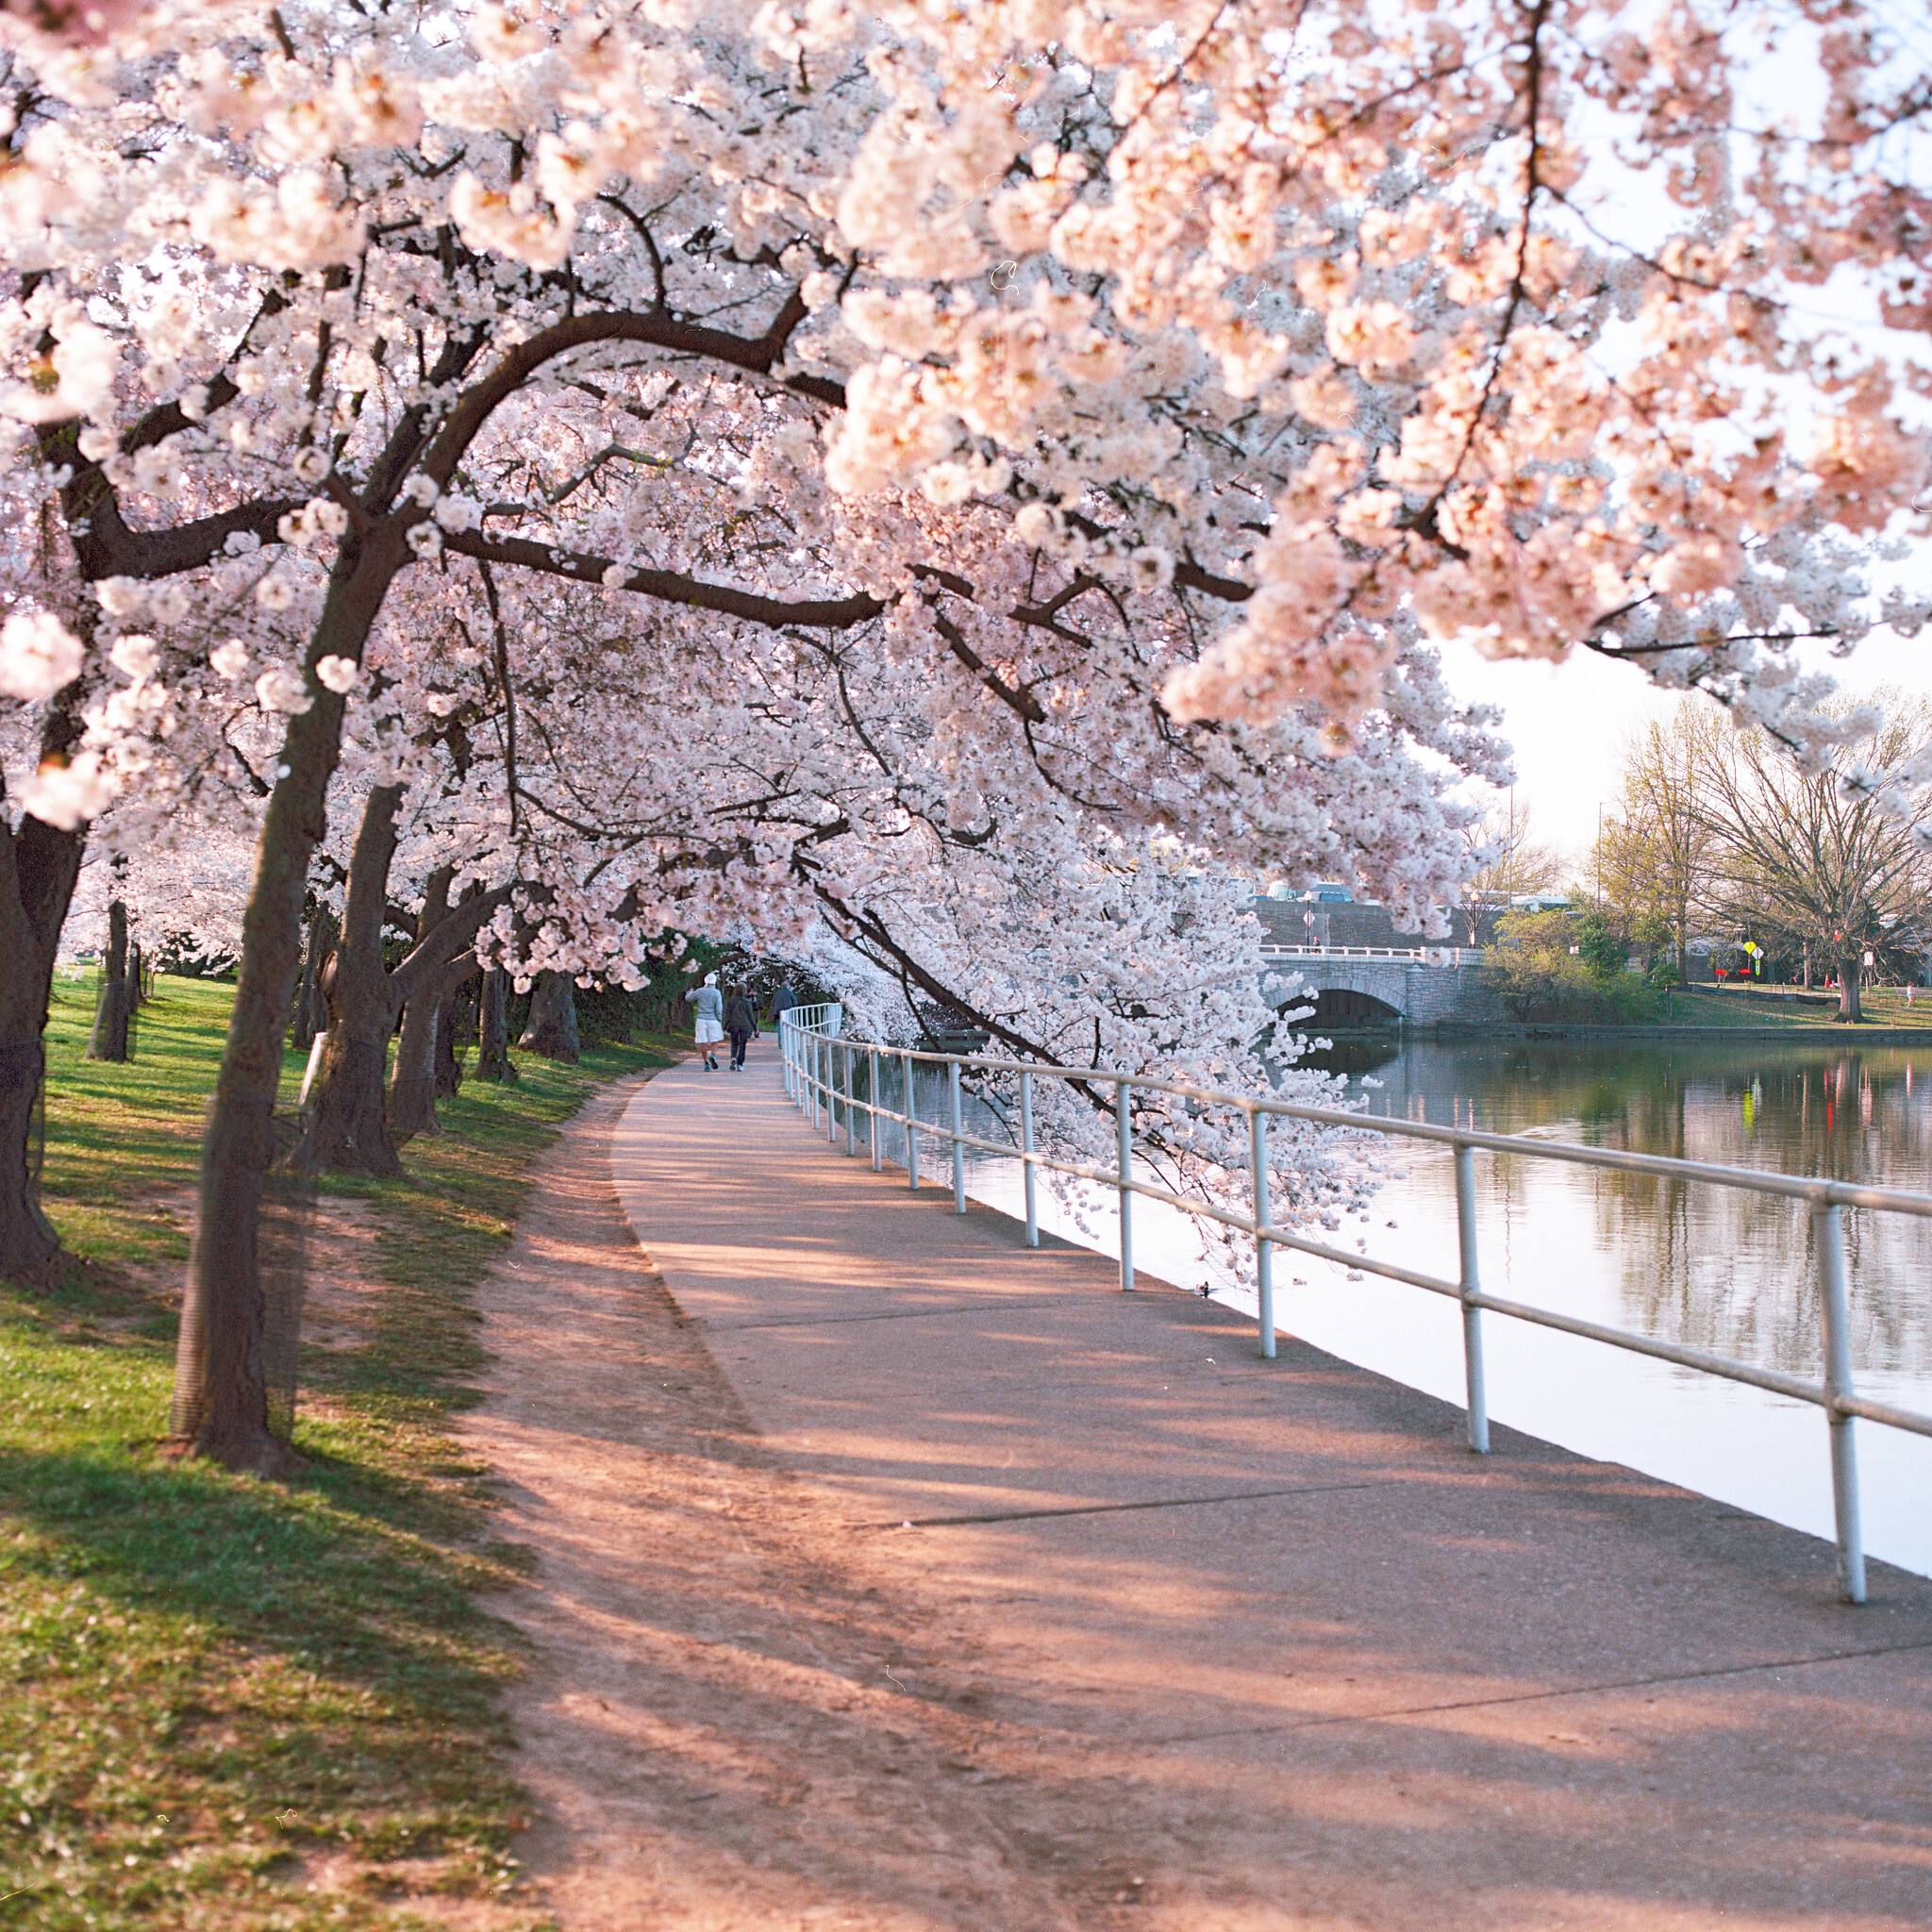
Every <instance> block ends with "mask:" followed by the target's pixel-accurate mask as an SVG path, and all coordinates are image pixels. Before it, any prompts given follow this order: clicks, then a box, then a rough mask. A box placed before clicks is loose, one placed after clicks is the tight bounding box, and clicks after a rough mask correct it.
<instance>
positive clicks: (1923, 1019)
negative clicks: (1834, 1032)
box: [1670, 986, 1932, 1029]
mask: <svg viewBox="0 0 1932 1932" xmlns="http://www.w3.org/2000/svg"><path fill="white" fill-rule="evenodd" d="M1787 993H1790V998H1789V999H1787V998H1786V996H1785V995H1786V994H1787ZM1859 1004H1860V1006H1861V1007H1862V1008H1863V1011H1864V1023H1863V1024H1866V1025H1871V1026H1913V1027H1921V1026H1922V1027H1925V1028H1927V1029H1932V990H1924V989H1922V990H1921V992H1920V994H1919V996H1918V997H1917V998H1916V999H1915V1000H1914V1001H1913V1003H1912V1004H1911V1005H1910V1006H1909V1007H1907V1005H1906V996H1905V990H1904V988H1902V987H1890V986H1888V987H1874V988H1873V989H1872V990H1871V991H1869V992H1866V993H1864V994H1862V995H1861V996H1860V1000H1859ZM1670 1005H1671V1012H1670V1018H1671V1019H1672V1020H1673V1021H1674V1023H1675V1024H1678V1025H1680V1026H1789V1027H1792V1028H1796V1029H1805V1028H1809V1027H1814V1026H1840V1025H1843V1024H1845V1023H1844V1022H1843V1021H1841V1020H1840V1018H1839V1016H1838V995H1837V994H1836V993H1831V994H1825V993H1821V992H1817V991H1812V992H1806V991H1802V990H1801V989H1798V988H1795V987H1789V988H1788V987H1717V986H1696V987H1676V988H1674V989H1673V991H1672V994H1671V1002H1670Z"/></svg>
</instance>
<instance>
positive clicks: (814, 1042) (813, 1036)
mask: <svg viewBox="0 0 1932 1932" xmlns="http://www.w3.org/2000/svg"><path fill="white" fill-rule="evenodd" d="M808 1038H809V1040H810V1041H811V1066H810V1069H809V1071H808V1073H807V1074H806V1076H805V1081H806V1089H807V1091H808V1092H809V1093H810V1095H811V1126H812V1132H813V1133H817V1132H818V1127H819V1056H820V1055H821V1054H822V1053H823V1052H824V1045H825V1036H824V1034H823V1033H821V1032H819V1031H818V1029H817V1028H816V1027H814V1028H813V1029H812V1031H811V1033H810V1034H809V1035H808Z"/></svg>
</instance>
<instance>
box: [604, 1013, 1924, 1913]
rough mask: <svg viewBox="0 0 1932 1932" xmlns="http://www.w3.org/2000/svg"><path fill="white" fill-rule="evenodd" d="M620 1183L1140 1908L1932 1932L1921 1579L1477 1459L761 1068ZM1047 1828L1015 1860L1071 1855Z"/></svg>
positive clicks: (1719, 1517)
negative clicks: (916, 1171) (1837, 1593)
mask: <svg viewBox="0 0 1932 1932" xmlns="http://www.w3.org/2000/svg"><path fill="white" fill-rule="evenodd" d="M766 1051H767V1053H768V1054H770V1053H771V1049H770V1048H769V1047H767V1049H766ZM611 1160H612V1167H613V1171H614V1174H615V1177H616V1182H617V1191H618V1196H619V1200H620V1202H621V1203H622V1206H623V1208H624V1210H625V1214H626V1216H627V1217H628V1219H629V1221H630V1224H631V1225H632V1227H633V1228H634V1229H635V1230H636V1232H637V1235H638V1239H639V1241H641V1244H642V1246H643V1247H644V1249H645V1250H646V1251H647V1253H648V1255H649V1256H650V1257H651V1258H652V1259H653V1260H654V1261H655V1263H656V1265H657V1266H658V1269H659V1270H660V1271H661V1273H662V1275H663V1278H664V1280H665V1282H666V1284H667V1285H668V1287H669V1289H670V1291H671V1293H672V1294H673V1295H674V1296H675V1300H676V1302H677V1304H678V1305H679V1307H681V1308H682V1309H683V1311H684V1313H685V1314H686V1316H688V1317H689V1318H690V1319H691V1322H692V1324H694V1328H695V1331H696V1333H697V1335H698V1336H699V1337H700V1338H701V1339H702V1341H704V1343H705V1344H706V1346H707V1347H708V1350H709V1352H710V1355H711V1356H712V1357H713V1358H714V1359H715V1361H716V1363H717V1364H718V1366H719V1368H720V1369H721V1370H722V1371H723V1373H724V1376H725V1377H726V1378H727V1379H728V1381H729V1383H730V1385H731V1388H732V1390H733V1391H734V1392H735V1395H736V1397H737V1399H738V1401H739V1402H740V1403H741V1404H742V1407H743V1409H744V1411H745V1413H746V1414H747V1415H748V1417H749V1418H750V1420H751V1422H752V1424H755V1426H756V1428H757V1429H758V1432H759V1434H760V1435H761V1437H762V1439H763V1443H764V1446H765V1448H766V1449H767V1450H768V1451H769V1453H770V1454H771V1455H772V1456H773V1457H774V1458H775V1459H776V1461H777V1462H778V1464H779V1465H780V1467H781V1468H783V1469H785V1470H787V1471H789V1472H791V1474H794V1475H795V1476H796V1477H797V1478H798V1479H800V1480H801V1481H803V1482H804V1483H806V1484H808V1486H809V1487H810V1489H811V1490H812V1491H814V1492H815V1494H814V1495H813V1496H812V1498H811V1501H812V1506H813V1507H821V1508H828V1509H829V1510H831V1511H832V1512H833V1513H834V1514H835V1516H836V1517H837V1518H838V1519H839V1520H840V1521H841V1522H842V1523H843V1524H845V1525H846V1528H847V1531H848V1533H849V1534H850V1535H851V1536H852V1537H853V1538H854V1539H855V1540H856V1541H855V1547H858V1545H859V1543H860V1542H864V1543H868V1544H872V1545H874V1546H877V1543H878V1541H879V1540H885V1539H891V1556H892V1557H893V1558H894V1560H895V1562H897V1563H900V1564H910V1565H912V1566H913V1567H914V1569H915V1570H917V1571H919V1572H920V1573H922V1574H923V1575H924V1579H925V1582H926V1583H927V1584H928V1585H929V1587H930V1590H931V1591H932V1592H933V1597H934V1600H935V1601H941V1602H943V1603H944V1604H945V1605H946V1606H947V1608H948V1614H949V1615H951V1616H953V1617H954V1618H956V1619H957V1622H958V1628H959V1629H960V1631H961V1632H962V1633H965V1632H969V1631H970V1633H971V1634H972V1637H973V1642H972V1644H971V1653H972V1659H973V1668H972V1674H971V1681H970V1682H959V1683H955V1682H947V1681H945V1679H944V1674H943V1672H939V1673H936V1674H933V1680H932V1681H929V1682H925V1683H922V1684H918V1685H913V1686H907V1687H902V1688H906V1689H908V1690H909V1691H915V1692H916V1693H917V1694H918V1695H920V1696H922V1697H926V1698H929V1699H932V1700H936V1701H940V1702H944V1703H947V1704H949V1705H950V1706H951V1707H954V1708H955V1709H961V1710H972V1711H974V1712H977V1713H981V1714H983V1715H984V1716H986V1717H987V1718H988V1719H989V1721H993V1720H996V1721H997V1723H996V1729H997V1739H996V1740H994V1741H993V1742H991V1743H990V1744H989V1747H988V1755H987V1756H986V1757H985V1758H984V1760H983V1763H984V1766H986V1767H991V1768H992V1769H994V1770H996V1769H997V1768H998V1766H999V1765H1001V1764H1004V1765H1005V1766H1006V1767H1008V1771H1010V1772H1013V1773H1014V1774H1018V1771H1019V1768H1020V1767H1023V1766H1024V1763H1025V1761H1026V1759H1027V1755H1028V1753H1029V1751H1031V1750H1036V1749H1037V1750H1038V1751H1039V1752H1040V1753H1042V1754H1046V1753H1051V1754H1052V1755H1054V1757H1056V1761H1057V1762H1059V1763H1061V1764H1062V1765H1064V1764H1065V1763H1068V1762H1073V1763H1075V1764H1078V1765H1083V1766H1085V1767H1086V1769H1087V1771H1088V1772H1089V1773H1091V1776H1092V1777H1093V1778H1094V1779H1095V1780H1110V1781H1111V1786H1110V1789H1112V1790H1115V1791H1116V1792H1117V1794H1118V1795H1117V1803H1118V1806H1119V1807H1122V1812H1123V1815H1124V1816H1127V1817H1129V1818H1130V1819H1131V1820H1132V1822H1133V1824H1134V1841H1135V1842H1137V1843H1139V1844H1140V1845H1141V1848H1142V1849H1141V1855H1140V1857H1138V1859H1137V1860H1136V1863H1137V1865H1138V1867H1139V1869H1138V1870H1136V1871H1134V1872H1132V1873H1129V1874H1124V1877H1123V1880H1122V1886H1121V1890H1120V1891H1119V1893H1118V1894H1117V1900H1118V1903H1119V1904H1120V1905H1121V1906H1122V1907H1126V1906H1129V1905H1132V1906H1137V1907H1144V1909H1143V1910H1139V1911H1137V1912H1136V1913H1135V1914H1134V1915H1133V1918H1132V1920H1131V1923H1135V1924H1147V1925H1163V1926H1166V1925H1172V1926H1173V1927H1174V1928H1180V1927H1187V1928H1189V1932H1201V1928H1208V1927H1230V1928H1232V1927H1241V1928H1248V1927H1261V1926H1269V1927H1274V1926H1284V1927H1285V1926H1308V1927H1312V1926H1317V1925H1320V1926H1324V1927H1325V1926H1337V1927H1340V1926H1376V1927H1384V1926H1386V1927H1405V1928H1406V1927H1411V1926H1424V1925H1431V1926H1433V1925H1437V1924H1445V1923H1453V1924H1473V1925H1483V1926H1485V1927H1532V1926H1536V1927H1541V1926H1546V1925H1557V1924H1563V1925H1580V1926H1591V1927H1599V1926H1601V1927H1610V1926H1616V1927H1626V1926H1627V1927H1639V1926H1641V1927H1645V1928H1656V1927H1672V1928H1675V1927H1705V1926H1715V1925H1716V1924H1719V1923H1722V1924H1724V1925H1726V1926H1732V1927H1735V1926H1740V1925H1749V1926H1766V1927H1771V1926H1776V1927H1789V1926H1791V1925H1798V1924H1802V1925H1807V1926H1808V1925H1819V1926H1824V1925H1829V1926H1831V1927H1833V1928H1845V1927H1861V1928H1862V1927H1880V1926H1883V1927H1887V1928H1894V1927H1895V1928H1901V1932H1902V1928H1905V1927H1907V1926H1911V1927H1924V1926H1925V1925H1927V1924H1932V1582H1927V1581H1926V1580H1924V1579H1920V1578H1916V1577H1913V1576H1909V1575H1907V1574H1904V1573H1901V1572H1898V1571H1896V1570H1892V1569H1890V1568H1889V1567H1888V1566H1886V1565H1884V1564H1874V1565H1873V1567H1872V1597H1873V1601H1872V1603H1871V1604H1870V1605H1869V1606H1868V1607H1864V1608H1862V1609H1854V1608H1849V1607H1843V1606H1840V1604H1838V1603H1837V1602H1836V1601H1835V1598H1834V1593H1833V1588H1832V1565H1831V1553H1830V1551H1829V1549H1828V1547H1827V1546H1826V1545H1824V1544H1823V1543H1821V1542H1818V1541H1814V1540H1812V1539H1809V1538H1807V1537H1804V1536H1801V1535H1799V1534H1797V1533H1796V1532H1794V1531H1791V1530H1788V1529H1784V1528H1781V1527H1778V1526H1776V1525H1774V1524H1768V1523H1765V1522H1763V1521H1760V1520H1758V1519H1757V1518H1754V1517H1749V1516H1746V1515H1743V1514H1741V1513H1740V1512H1739V1511H1737V1510H1735V1509H1731V1508H1729V1507H1724V1506H1723V1505H1721V1504H1718V1503H1714V1502H1710V1501H1708V1500H1706V1499H1703V1498H1700V1497H1696V1496H1692V1495H1689V1494H1687V1493H1685V1492H1683V1491H1677V1490H1674V1489H1672V1488H1670V1487H1668V1486H1667V1485H1664V1484H1662V1483H1659V1482H1657V1481H1655V1480H1654V1479H1652V1478H1650V1477H1647V1476H1643V1475H1640V1474H1635V1473H1633V1472H1632V1471H1629V1470H1627V1469H1623V1468H1619V1467H1616V1466H1614V1465H1609V1464H1604V1463H1596V1462H1591V1461H1588V1460H1586V1459H1583V1458H1581V1457H1575V1456H1573V1455H1570V1454H1568V1453H1566V1452H1564V1451H1561V1450H1558V1449H1555V1448H1552V1447H1550V1446H1549V1445H1547V1444H1543V1443H1541V1442H1537V1441H1531V1440H1529V1439H1527V1438H1524V1437H1522V1436H1519V1435H1516V1434H1514V1433H1513V1432H1511V1431H1509V1430H1507V1429H1502V1428H1498V1429H1497V1430H1496V1431H1495V1432H1494V1433H1495V1440H1496V1450H1495V1453H1494V1454H1493V1455H1491V1457H1488V1458H1487V1459H1478V1458H1476V1457H1472V1456H1471V1455H1470V1454H1469V1453H1468V1452H1467V1450H1466V1449H1464V1448H1463V1447H1462V1446H1461V1442H1460V1438H1459V1429H1460V1416H1459V1414H1458V1413H1457V1411H1455V1410H1453V1409H1450V1408H1448V1407H1444V1406H1443V1405H1441V1404H1440V1403H1438V1402H1435V1401H1433V1400H1431V1399H1429V1398H1427V1397H1424V1396H1423V1395H1420V1394H1417V1393H1415V1392H1413V1391H1408V1390H1405V1389H1402V1388H1399V1387H1397V1386H1395V1385H1393V1384H1391V1383H1389V1382H1387V1381H1384V1380H1381V1379H1379V1378H1378V1377H1376V1376H1374V1375H1372V1374H1367V1373H1365V1372H1363V1371H1361V1370H1358V1369H1355V1368H1352V1367H1349V1366H1347V1365H1344V1364H1342V1363H1340V1362H1338V1361H1336V1360H1335V1359H1334V1358H1332V1357H1326V1356H1324V1355H1322V1354H1319V1353H1318V1352H1316V1351H1315V1350H1313V1349H1310V1348H1307V1347H1305V1346H1302V1345H1301V1344H1299V1343H1294V1342H1291V1341H1284V1343H1283V1346H1282V1350H1281V1354H1280V1357H1279V1358H1278V1359H1277V1360H1276V1361H1274V1362H1272V1363H1270V1362H1264V1361H1263V1360H1262V1359H1261V1358H1260V1357H1259V1354H1258V1352H1257V1347H1256V1343H1255V1340H1254V1337H1253V1334H1252V1331H1251V1329H1250V1328H1249V1327H1247V1326H1245V1325H1244V1324H1241V1322H1239V1321H1238V1320H1237V1319H1236V1318H1235V1317H1234V1316H1233V1315H1232V1314H1230V1313H1228V1312H1227V1311H1225V1310H1224V1309H1222V1308H1220V1307H1215V1306H1213V1305H1211V1304H1208V1303H1206V1302H1204V1301H1202V1300H1201V1299H1200V1298H1198V1297H1197V1296H1194V1295H1191V1294H1187V1293H1182V1292H1179V1291H1171V1290H1170V1291H1146V1292H1142V1293H1140V1294H1137V1295H1134V1296H1123V1295H1122V1294H1121V1293H1120V1292H1119V1291H1118V1278H1117V1274H1116V1272H1115V1270H1114V1267H1113V1264H1112V1263H1111V1262H1109V1261H1108V1260H1106V1259H1104V1258H1102V1257H1095V1256H1092V1255H1089V1254H1087V1253H1085V1252H1083V1251H1081V1250H1078V1249H1075V1248H1073V1247H1071V1246H1068V1245H1066V1244H1064V1243H1060V1242H1055V1241H1043V1242H1042V1245H1041V1248H1040V1249H1039V1250H1038V1251H1029V1250H1028V1249H1027V1248H1026V1247H1025V1246H1024V1241H1023V1239H1022V1235H1021V1230H1020V1229H1019V1228H1018V1226H1017V1225H1016V1224H1013V1223H1012V1222H1010V1221H1008V1220H1007V1219H1005V1218H1004V1217H1002V1216H999V1215H997V1214H994V1213H993V1212H991V1210H988V1209H983V1208H976V1207H975V1208H973V1209H972V1210H971V1211H970V1212H969V1213H968V1214H967V1215H966V1216H964V1217H963V1218H960V1217H958V1216H956V1215H955V1214H954V1213H953V1212H952V1211H951V1197H950V1193H949V1192H947V1191H943V1190H941V1189H940V1188H935V1187H927V1188H924V1189H922V1190H921V1191H919V1192H918V1193H917V1194H914V1193H912V1192H910V1191H908V1189H907V1187H906V1184H905V1176H904V1174H903V1173H900V1172H898V1171H896V1170H889V1171H888V1172H887V1173H886V1174H874V1173H872V1172H871V1170H870V1167H869V1165H868V1163H867V1162H866V1161H865V1160H863V1159H858V1160H854V1159H849V1158H845V1156H844V1155H843V1153H842V1141H841V1144H840V1151H836V1152H835V1151H833V1150H832V1149H830V1148H829V1147H827V1145H826V1143H825V1142H824V1140H823V1139H817V1140H815V1139H814V1137H813V1134H812V1132H811V1129H810V1128H809V1126H808V1124H807V1122H806V1121H805V1119H804V1117H803V1116H801V1115H799V1114H798V1113H796V1112H795V1111H794V1110H793V1109H792V1108H791V1106H790V1104H789V1103H788V1102H787V1101H786V1100H785V1098H784V1095H783V1092H782V1089H781V1087H780V1083H779V1079H778V1074H777V1070H776V1067H775V1065H774V1061H773V1058H768V1059H767V1060H766V1062H765V1064H763V1065H762V1066H759V1065H758V1064H756V1063H754V1066H753V1068H752V1070H751V1071H750V1072H749V1073H748V1074H744V1075H741V1076H734V1075H729V1074H705V1073H704V1072H703V1071H702V1070H701V1069H700V1068H699V1067H698V1066H697V1064H696V1063H695V1062H692V1063H689V1064H687V1065H686V1066H684V1067H681V1068H678V1069H675V1070H673V1071H671V1072H668V1073H666V1074H661V1075H660V1076H659V1077H658V1078H657V1079H656V1080H654V1081H653V1082H652V1083H651V1084H650V1085H649V1086H648V1087H646V1088H644V1089H642V1090H641V1091H640V1092H639V1093H638V1094H637V1096H636V1098H635V1099H634V1100H633V1101H632V1102H631V1103H630V1105H629V1107H628V1108H627V1110H626V1111H625V1115H624V1117H623V1119H622V1121H621V1122H620V1123H619V1124H618V1125H617V1127H616V1129H615V1131H614V1134H613V1138H612V1142H611ZM1821 1426H1822V1425H1821ZM962 1654H963V1653H962ZM895 1681H896V1680H895ZM1017 1789H1022V1788H1017V1787H1016V1790H1017ZM1025 1824H1026V1821H1025V1820H1024V1818H1012V1819H1008V1820H1005V1821H1004V1831H1005V1836H1004V1837H1003V1839H1002V1843H1003V1844H1004V1845H1005V1846H1006V1850H1005V1851H1004V1852H1003V1854H1002V1856H1003V1857H1015V1856H1037V1857H1039V1858H1041V1860H1050V1859H1052V1858H1055V1857H1060V1856H1063V1855H1064V1853H1065V1848H1064V1847H1060V1848H1056V1847H1055V1846H1054V1845H1052V1844H1050V1843H1047V1842H1043V1841H1042V1842H1040V1843H1038V1844H1036V1845H1034V1846H1033V1847H1032V1850H1031V1851H1028V1850H1026V1849H1025V1848H1026V1847H1027V1846H1028V1844H1029V1840H1028V1839H1027V1836H1026V1830H1025ZM1016 1845H1017V1846H1019V1847H1021V1848H1022V1849H1021V1850H1020V1851H1019V1852H1017V1853H1016V1852H1015V1851H1014V1850H1013V1847H1014V1846H1016ZM828 1923H829V1922H828ZM1080 1923H1082V1924H1086V1923H1097V1922H1096V1921H1091V1920H1089V1919H1087V1918H1084V1917H1083V1918H1081V1919H1080ZM1106 1923H1111V1919H1110V1918H1109V1919H1108V1920H1107V1921H1106ZM1123 1923H1127V1921H1126V1920H1123Z"/></svg>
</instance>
